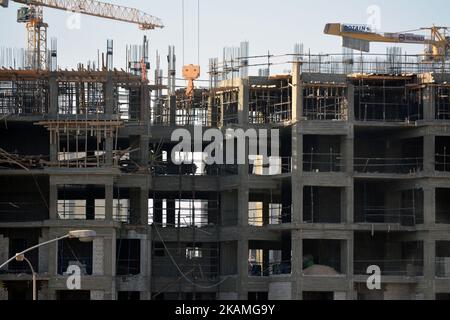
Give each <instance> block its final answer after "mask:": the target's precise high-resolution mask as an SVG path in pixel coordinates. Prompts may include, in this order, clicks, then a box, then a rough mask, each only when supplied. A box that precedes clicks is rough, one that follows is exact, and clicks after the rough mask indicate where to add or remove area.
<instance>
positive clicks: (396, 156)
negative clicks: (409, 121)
mask: <svg viewBox="0 0 450 320" xmlns="http://www.w3.org/2000/svg"><path fill="white" fill-rule="evenodd" d="M355 141H356V142H355V159H354V168H355V172H357V173H378V174H384V173H388V174H413V173H417V172H420V171H423V137H421V138H413V139H391V138H389V137H388V136H387V135H384V134H382V133H379V132H366V133H364V132H360V133H358V134H357V135H356V138H355Z"/></svg>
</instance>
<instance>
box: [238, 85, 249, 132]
mask: <svg viewBox="0 0 450 320" xmlns="http://www.w3.org/2000/svg"><path fill="white" fill-rule="evenodd" d="M249 99H250V91H249V83H248V80H247V79H241V83H240V85H239V97H238V123H239V125H240V126H244V127H245V126H247V125H248V112H249V108H248V104H249Z"/></svg>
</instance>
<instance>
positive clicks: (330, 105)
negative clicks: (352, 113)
mask: <svg viewBox="0 0 450 320" xmlns="http://www.w3.org/2000/svg"><path fill="white" fill-rule="evenodd" d="M303 97H304V110H303V116H304V118H305V119H307V120H339V121H340V120H347V119H348V101H347V87H346V85H337V84H326V83H305V84H304V85H303Z"/></svg>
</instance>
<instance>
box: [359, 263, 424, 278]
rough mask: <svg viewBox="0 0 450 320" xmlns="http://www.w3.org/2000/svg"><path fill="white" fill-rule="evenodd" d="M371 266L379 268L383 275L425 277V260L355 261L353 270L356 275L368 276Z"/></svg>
mask: <svg viewBox="0 0 450 320" xmlns="http://www.w3.org/2000/svg"><path fill="white" fill-rule="evenodd" d="M369 266H378V267H379V268H380V270H381V275H384V276H407V277H418V276H422V275H423V260H419V259H417V260H416V259H404V260H401V259H399V260H387V259H386V260H357V259H356V260H354V262H353V269H354V274H355V275H367V269H368V267H369Z"/></svg>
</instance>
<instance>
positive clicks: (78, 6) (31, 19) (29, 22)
mask: <svg viewBox="0 0 450 320" xmlns="http://www.w3.org/2000/svg"><path fill="white" fill-rule="evenodd" d="M11 1H13V2H16V3H20V4H24V5H26V7H22V8H20V9H19V10H18V13H17V22H19V23H25V24H26V29H27V46H28V51H29V52H30V53H31V54H32V67H33V68H34V69H38V70H39V69H45V68H46V66H47V28H48V24H47V23H45V22H44V16H43V8H44V7H47V8H52V9H59V10H63V11H72V12H77V13H81V14H85V15H89V16H94V17H100V18H105V19H111V20H116V21H122V22H127V23H133V24H137V25H138V26H139V28H140V29H141V30H153V29H156V28H163V27H164V26H163V24H162V22H161V20H160V19H159V18H157V17H154V16H151V15H149V14H147V13H145V12H142V11H140V10H138V9H134V8H129V7H124V6H119V5H113V4H110V3H105V2H100V1H95V0H11ZM8 2H9V1H8V0H0V6H2V7H4V8H7V7H8Z"/></svg>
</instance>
